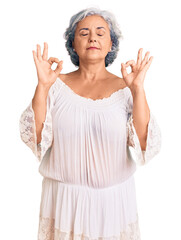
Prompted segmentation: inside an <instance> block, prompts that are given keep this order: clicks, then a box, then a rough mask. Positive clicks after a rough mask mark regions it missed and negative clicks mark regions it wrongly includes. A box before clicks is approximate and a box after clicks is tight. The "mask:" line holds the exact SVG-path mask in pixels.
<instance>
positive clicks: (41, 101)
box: [32, 84, 49, 144]
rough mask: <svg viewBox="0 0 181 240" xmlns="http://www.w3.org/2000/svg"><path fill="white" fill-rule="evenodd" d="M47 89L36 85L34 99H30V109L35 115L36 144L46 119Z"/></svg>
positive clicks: (39, 139) (38, 141)
mask: <svg viewBox="0 0 181 240" xmlns="http://www.w3.org/2000/svg"><path fill="white" fill-rule="evenodd" d="M48 91H49V89H46V88H45V87H44V86H41V85H40V84H38V85H37V87H36V90H35V94H34V97H33V99H32V109H33V111H34V114H35V126H36V136H37V144H39V143H40V142H41V132H42V129H43V123H44V122H45V117H46V111H47V109H46V106H47V96H48Z"/></svg>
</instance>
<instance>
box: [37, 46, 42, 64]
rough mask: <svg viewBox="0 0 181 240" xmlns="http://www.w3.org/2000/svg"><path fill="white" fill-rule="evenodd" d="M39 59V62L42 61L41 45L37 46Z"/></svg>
mask: <svg viewBox="0 0 181 240" xmlns="http://www.w3.org/2000/svg"><path fill="white" fill-rule="evenodd" d="M37 57H38V60H39V61H41V60H42V56H41V48H40V45H39V44H37Z"/></svg>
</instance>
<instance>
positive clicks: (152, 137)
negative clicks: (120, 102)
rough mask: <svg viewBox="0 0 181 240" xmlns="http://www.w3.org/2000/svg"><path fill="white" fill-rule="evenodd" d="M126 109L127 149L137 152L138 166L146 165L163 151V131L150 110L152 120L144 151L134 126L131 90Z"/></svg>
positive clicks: (128, 94) (149, 124)
mask: <svg viewBox="0 0 181 240" xmlns="http://www.w3.org/2000/svg"><path fill="white" fill-rule="evenodd" d="M126 100H127V102H126V109H127V124H126V129H127V147H129V146H131V147H133V148H134V152H135V159H133V160H135V162H136V163H137V164H138V165H145V164H146V163H148V162H149V161H150V160H151V159H152V158H153V157H154V156H155V155H156V154H158V153H159V152H160V149H161V130H160V127H159V126H158V123H157V121H156V118H155V116H154V114H153V113H152V111H151V110H150V120H149V123H148V130H147V143H146V149H145V150H144V151H143V150H142V149H141V145H140V142H139V138H138V135H137V133H136V130H135V128H134V125H133V115H132V110H133V97H132V94H131V91H130V89H129V91H128V93H127V98H126Z"/></svg>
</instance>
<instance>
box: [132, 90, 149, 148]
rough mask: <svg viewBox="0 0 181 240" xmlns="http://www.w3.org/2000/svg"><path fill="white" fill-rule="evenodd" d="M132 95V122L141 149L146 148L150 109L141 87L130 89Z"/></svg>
mask: <svg viewBox="0 0 181 240" xmlns="http://www.w3.org/2000/svg"><path fill="white" fill-rule="evenodd" d="M131 93H132V96H133V124H134V127H135V130H136V133H137V135H138V138H139V141H140V145H141V150H146V142H147V132H148V123H149V120H150V110H149V107H148V103H147V100H146V95H145V91H144V89H143V88H142V87H138V88H135V89H133V90H131Z"/></svg>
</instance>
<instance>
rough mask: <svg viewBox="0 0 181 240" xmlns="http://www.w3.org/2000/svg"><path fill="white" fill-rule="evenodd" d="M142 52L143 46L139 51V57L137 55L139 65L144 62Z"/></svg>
mask: <svg viewBox="0 0 181 240" xmlns="http://www.w3.org/2000/svg"><path fill="white" fill-rule="evenodd" d="M142 52H143V48H140V49H139V51H138V57H137V65H138V66H140V65H141V62H142Z"/></svg>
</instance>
